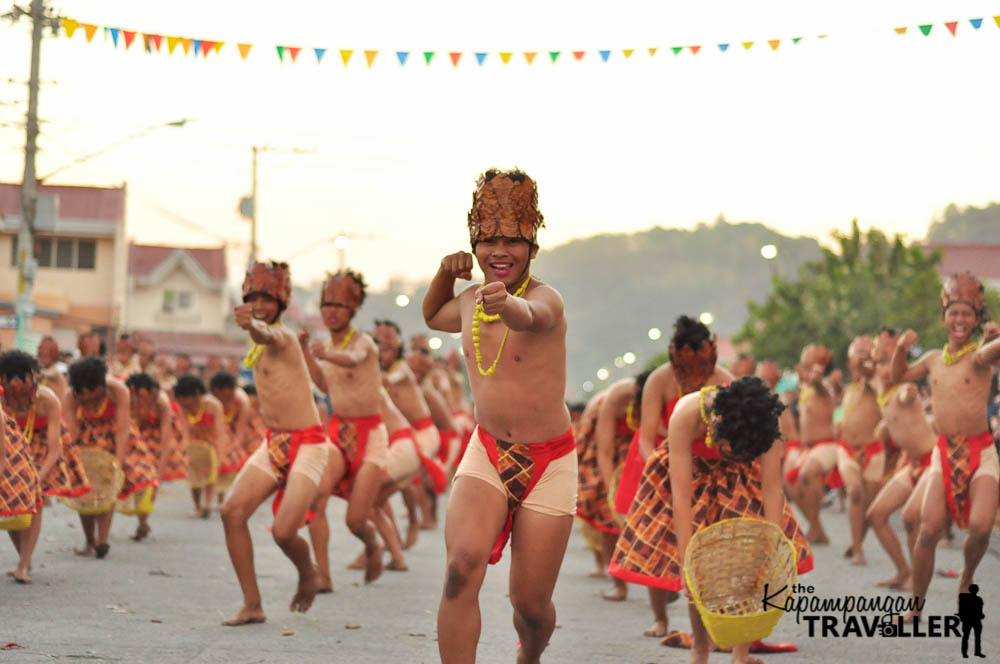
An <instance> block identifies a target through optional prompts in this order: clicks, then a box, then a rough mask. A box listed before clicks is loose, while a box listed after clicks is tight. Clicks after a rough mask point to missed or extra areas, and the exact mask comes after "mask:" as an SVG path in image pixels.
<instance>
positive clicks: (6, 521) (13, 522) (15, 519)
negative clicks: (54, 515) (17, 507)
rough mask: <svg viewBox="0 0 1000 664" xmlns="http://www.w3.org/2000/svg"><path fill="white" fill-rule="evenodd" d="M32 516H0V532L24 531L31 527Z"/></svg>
mask: <svg viewBox="0 0 1000 664" xmlns="http://www.w3.org/2000/svg"><path fill="white" fill-rule="evenodd" d="M32 516H34V515H33V514H15V515H13V516H0V530H9V531H11V532H13V531H15V530H25V529H27V528H29V527H30V526H31V517H32Z"/></svg>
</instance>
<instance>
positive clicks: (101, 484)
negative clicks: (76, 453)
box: [60, 447, 125, 515]
mask: <svg viewBox="0 0 1000 664" xmlns="http://www.w3.org/2000/svg"><path fill="white" fill-rule="evenodd" d="M80 461H81V462H83V469H84V471H85V472H86V474H87V479H88V480H89V481H90V491H88V492H87V493H85V494H83V495H82V496H75V497H64V498H61V499H60V500H61V501H62V503H63V504H64V505H66V506H67V507H69V508H71V509H74V510H76V511H77V512H79V513H80V514H90V515H95V514H105V513H107V512H110V511H111V510H112V509H114V507H115V502H116V501H117V500H118V494H119V493H120V492H121V490H122V486H124V484H125V473H124V472H123V471H122V467H121V465H119V463H118V459H116V458H115V457H114V455H113V454H108V453H107V452H105V451H104V450H102V449H100V448H98V447H83V448H81V449H80Z"/></svg>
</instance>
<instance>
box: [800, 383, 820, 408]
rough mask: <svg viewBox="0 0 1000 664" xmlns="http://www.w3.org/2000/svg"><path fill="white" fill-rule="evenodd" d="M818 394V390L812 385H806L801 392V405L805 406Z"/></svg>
mask: <svg viewBox="0 0 1000 664" xmlns="http://www.w3.org/2000/svg"><path fill="white" fill-rule="evenodd" d="M815 393H816V388H815V387H813V386H812V385H806V386H805V387H803V388H802V389H801V390H800V391H799V405H800V406H805V405H806V404H807V403H809V400H810V399H812V397H813V395H814V394H815Z"/></svg>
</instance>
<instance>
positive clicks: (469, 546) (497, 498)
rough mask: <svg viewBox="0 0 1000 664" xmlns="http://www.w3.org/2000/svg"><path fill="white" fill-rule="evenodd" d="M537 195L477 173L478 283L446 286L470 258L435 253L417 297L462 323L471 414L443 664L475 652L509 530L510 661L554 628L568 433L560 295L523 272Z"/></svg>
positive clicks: (434, 314)
mask: <svg viewBox="0 0 1000 664" xmlns="http://www.w3.org/2000/svg"><path fill="white" fill-rule="evenodd" d="M537 204H538V195H537V192H536V189H535V183H534V182H533V181H532V180H531V178H529V177H528V176H527V175H526V174H524V173H523V172H520V171H516V170H515V171H507V172H503V173H501V172H499V171H496V170H490V171H487V172H486V173H484V174H483V175H482V176H481V177H480V178H479V181H478V183H477V187H476V191H475V194H474V195H473V204H472V210H471V211H470V212H469V231H470V236H471V238H470V239H471V242H472V248H473V251H474V252H475V259H476V262H477V263H478V264H479V267H480V269H481V270H482V271H483V273H484V274H485V277H486V283H485V285H482V286H478V285H473V286H469V287H467V288H465V289H464V290H462V291H461V292H460V293H459V294H458V295H455V294H454V287H455V280H456V279H457V278H462V279H471V278H472V266H473V256H472V255H470V254H468V253H466V252H464V251H460V252H458V253H454V254H450V255H448V256H446V257H445V258H444V259H442V261H441V265H440V267H439V269H438V272H437V274H436V275H435V277H434V280H433V281H432V282H431V286H430V289H429V290H428V292H427V295H426V297H425V298H424V303H423V312H424V319H425V320H426V321H427V325H428V326H429V327H430V328H432V329H435V330H441V331H443V332H461V333H462V346H463V349H464V352H465V357H466V363H467V366H468V367H469V375H470V381H471V387H472V395H473V399H474V401H475V405H476V418H477V420H478V421H479V426H478V427H477V428H476V431H475V433H474V434H473V436H472V440H471V442H470V443H469V447H468V449H467V450H466V454H465V457H464V458H463V459H462V463H461V464H460V465H459V467H458V471H457V472H456V474H455V483H454V488H453V492H452V497H451V501H450V502H449V503H448V513H447V516H446V522H445V546H446V548H447V559H448V560H447V573H446V579H445V583H444V592H443V594H442V597H441V605H440V608H439V610H438V650H439V652H440V655H441V661H442V662H443V663H444V664H449V663H452V662H463V663H465V662H472V661H475V658H476V646H477V644H478V641H479V632H480V612H479V588H480V586H481V585H482V582H483V578H484V577H485V575H486V565H487V562H496V561H497V560H499V558H500V554H501V552H502V550H503V546H504V545H505V544H506V540H507V538H508V535H510V534H512V535H513V542H514V544H513V546H512V550H511V568H510V601H511V604H512V605H513V607H514V626H515V628H516V629H517V633H518V636H519V637H520V640H521V644H520V650H519V652H518V660H517V661H518V662H519V663H520V664H531V663H534V662H538V661H539V659H540V657H541V653H542V650H544V648H545V646H546V645H547V644H548V641H549V637H550V636H551V635H552V630H553V628H554V627H555V618H556V612H555V606H554V605H553V604H552V591H553V590H554V588H555V584H556V579H557V578H558V576H559V567H560V565H561V564H562V559H563V555H564V553H565V551H566V543H567V541H568V540H569V535H570V531H571V529H572V527H573V514H574V512H575V511H576V486H577V477H576V472H577V469H576V442H575V441H574V440H573V433H572V431H571V429H570V420H569V412H568V411H567V409H566V404H565V402H564V401H563V397H564V393H565V390H566V317H565V315H564V312H563V302H562V298H561V297H560V295H559V293H557V292H556V291H555V290H554V289H553V288H552V287H551V286H547V285H545V284H544V283H542V282H541V281H539V280H537V279H535V278H533V277H531V274H530V270H529V267H530V264H531V259H532V258H534V257H535V255H536V254H537V252H538V244H537V240H536V234H537V231H538V228H539V226H541V225H542V215H541V213H539V212H538V208H537ZM497 323H499V324H497ZM491 358H492V359H491Z"/></svg>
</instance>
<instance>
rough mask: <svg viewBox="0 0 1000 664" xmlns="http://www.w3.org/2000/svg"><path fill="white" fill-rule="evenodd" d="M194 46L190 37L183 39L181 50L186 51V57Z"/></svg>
mask: <svg viewBox="0 0 1000 664" xmlns="http://www.w3.org/2000/svg"><path fill="white" fill-rule="evenodd" d="M193 45H194V40H193V39H191V38H190V37H181V48H183V49H184V55H187V54H188V53H190V52H191V47H192V46H193Z"/></svg>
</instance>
